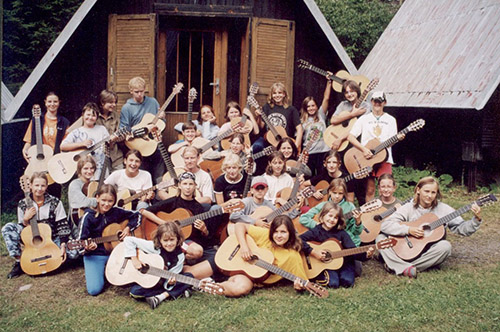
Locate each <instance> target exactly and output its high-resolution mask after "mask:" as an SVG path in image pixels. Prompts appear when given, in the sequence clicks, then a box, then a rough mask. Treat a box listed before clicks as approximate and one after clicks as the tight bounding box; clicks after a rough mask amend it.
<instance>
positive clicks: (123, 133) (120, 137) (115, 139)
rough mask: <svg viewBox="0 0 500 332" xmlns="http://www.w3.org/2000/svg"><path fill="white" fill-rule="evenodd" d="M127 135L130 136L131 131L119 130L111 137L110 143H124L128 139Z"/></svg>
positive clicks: (126, 129)
mask: <svg viewBox="0 0 500 332" xmlns="http://www.w3.org/2000/svg"><path fill="white" fill-rule="evenodd" d="M143 130H144V129H143ZM127 135H130V130H129V129H128V128H125V127H123V128H120V129H118V130H117V131H116V132H114V133H113V134H112V135H111V137H110V139H109V141H110V142H120V141H123V140H124V139H125V138H126V137H127ZM144 135H145V134H144Z"/></svg>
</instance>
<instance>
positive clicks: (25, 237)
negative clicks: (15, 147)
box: [20, 175, 63, 275]
mask: <svg viewBox="0 0 500 332" xmlns="http://www.w3.org/2000/svg"><path fill="white" fill-rule="evenodd" d="M20 182H21V183H20V184H21V189H22V190H23V192H24V198H25V199H26V202H27V204H26V205H27V209H29V208H31V207H33V206H34V203H33V200H32V199H31V196H30V192H31V190H30V181H29V179H28V177H27V176H25V175H24V176H22V177H21V180H20ZM21 240H22V241H23V244H24V249H23V252H22V253H21V269H22V270H23V271H24V273H26V274H29V275H40V274H45V273H47V272H51V271H54V270H55V269H57V268H58V267H59V266H61V264H62V262H63V258H62V256H61V249H59V247H58V246H57V245H56V244H55V243H54V242H53V241H52V230H51V228H50V226H49V225H48V224H45V223H38V221H37V220H36V215H35V216H33V218H31V219H30V224H29V226H26V227H25V228H24V229H23V230H22V232H21Z"/></svg>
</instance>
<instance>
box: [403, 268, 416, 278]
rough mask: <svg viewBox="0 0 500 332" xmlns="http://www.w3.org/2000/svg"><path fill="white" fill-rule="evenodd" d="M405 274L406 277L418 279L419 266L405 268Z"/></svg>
mask: <svg viewBox="0 0 500 332" xmlns="http://www.w3.org/2000/svg"><path fill="white" fill-rule="evenodd" d="M403 275H404V276H405V277H408V278H410V279H412V278H414V279H416V278H417V268H416V267H415V266H410V267H407V268H406V269H404V271H403Z"/></svg>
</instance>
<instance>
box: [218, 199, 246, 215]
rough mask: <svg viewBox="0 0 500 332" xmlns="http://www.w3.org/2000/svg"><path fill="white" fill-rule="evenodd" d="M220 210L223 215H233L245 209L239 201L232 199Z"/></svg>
mask: <svg viewBox="0 0 500 332" xmlns="http://www.w3.org/2000/svg"><path fill="white" fill-rule="evenodd" d="M221 208H222V211H223V212H224V213H233V212H237V211H241V210H243V209H244V208H245V204H244V203H243V201H242V200H241V199H236V198H233V199H230V200H229V201H227V202H226V203H223V204H222V205H221Z"/></svg>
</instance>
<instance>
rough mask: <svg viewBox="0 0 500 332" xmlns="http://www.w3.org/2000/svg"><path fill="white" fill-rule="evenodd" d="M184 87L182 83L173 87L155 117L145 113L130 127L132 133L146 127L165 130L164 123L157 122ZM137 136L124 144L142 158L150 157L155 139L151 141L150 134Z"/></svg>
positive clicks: (155, 142)
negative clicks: (138, 152)
mask: <svg viewBox="0 0 500 332" xmlns="http://www.w3.org/2000/svg"><path fill="white" fill-rule="evenodd" d="M183 87H184V84H182V83H180V82H179V83H177V84H176V85H174V88H173V89H172V93H171V94H170V96H168V98H167V100H166V101H165V102H164V103H163V105H162V106H161V108H160V110H159V111H158V113H156V115H153V114H151V113H146V114H144V116H143V117H142V120H141V122H139V123H138V124H136V125H135V126H133V127H132V132H133V133H136V132H137V131H136V130H138V129H144V128H145V127H146V126H147V125H150V124H152V125H156V126H157V127H158V129H159V131H160V132H163V130H164V129H165V122H163V121H158V120H159V119H160V118H163V117H164V116H165V110H166V109H167V107H168V105H169V104H170V102H171V101H172V100H173V99H174V97H175V96H176V95H177V94H178V93H179V92H181V91H182V88H183ZM137 136H138V135H134V138H133V139H128V140H126V141H125V144H126V145H127V147H128V148H129V149H131V150H132V149H135V150H139V151H140V152H141V154H142V155H143V156H144V157H147V156H150V155H152V154H153V153H154V152H155V151H156V148H157V146H158V143H157V141H156V140H155V139H153V136H152V135H151V133H147V134H145V135H142V136H140V137H137Z"/></svg>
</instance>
